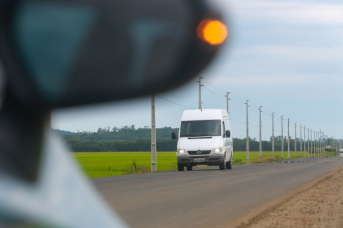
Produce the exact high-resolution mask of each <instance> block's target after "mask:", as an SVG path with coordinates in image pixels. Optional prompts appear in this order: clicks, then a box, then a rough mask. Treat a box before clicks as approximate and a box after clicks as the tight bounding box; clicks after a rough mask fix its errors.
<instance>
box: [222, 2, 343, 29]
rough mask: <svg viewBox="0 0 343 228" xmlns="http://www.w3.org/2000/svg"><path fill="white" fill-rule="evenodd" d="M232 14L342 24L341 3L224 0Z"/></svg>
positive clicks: (289, 20) (295, 21) (342, 8)
mask: <svg viewBox="0 0 343 228" xmlns="http://www.w3.org/2000/svg"><path fill="white" fill-rule="evenodd" d="M218 2H220V3H221V4H223V5H227V4H230V8H231V10H232V12H233V14H234V15H236V14H238V15H248V18H250V19H253V20H258V19H263V20H272V21H280V20H281V21H284V22H289V23H292V24H303V23H306V24H315V25H342V24H343V13H342V12H343V4H333V3H305V2H299V1H265V0H262V1H258V0H255V1H253V2H252V1H242V0H235V1H226V0H218Z"/></svg>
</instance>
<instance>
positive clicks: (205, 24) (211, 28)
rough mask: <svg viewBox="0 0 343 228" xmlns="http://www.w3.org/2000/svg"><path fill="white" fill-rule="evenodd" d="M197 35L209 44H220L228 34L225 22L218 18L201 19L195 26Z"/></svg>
mask: <svg viewBox="0 0 343 228" xmlns="http://www.w3.org/2000/svg"><path fill="white" fill-rule="evenodd" d="M197 33H198V36H199V37H200V38H201V39H202V40H204V41H206V42H207V43H209V44H211V45H218V44H222V43H223V42H224V41H225V40H226V38H227V35H228V31H227V27H226V25H225V24H223V23H222V22H220V21H218V20H203V21H201V22H200V24H199V26H198V28H197Z"/></svg>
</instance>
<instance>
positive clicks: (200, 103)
mask: <svg viewBox="0 0 343 228" xmlns="http://www.w3.org/2000/svg"><path fill="white" fill-rule="evenodd" d="M202 78H203V77H199V81H197V82H198V83H199V109H200V110H201V109H202V102H201V86H203V85H202V84H201V79H202Z"/></svg>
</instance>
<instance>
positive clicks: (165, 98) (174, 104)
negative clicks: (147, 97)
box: [156, 95, 194, 109]
mask: <svg viewBox="0 0 343 228" xmlns="http://www.w3.org/2000/svg"><path fill="white" fill-rule="evenodd" d="M156 97H158V98H161V99H162V100H165V101H167V102H169V103H171V104H174V105H177V106H180V107H183V108H187V109H194V108H190V107H187V106H184V105H181V104H178V103H175V102H173V101H170V100H168V99H166V98H164V97H161V96H159V95H156Z"/></svg>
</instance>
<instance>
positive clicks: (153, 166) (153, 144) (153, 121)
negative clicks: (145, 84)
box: [151, 95, 157, 172]
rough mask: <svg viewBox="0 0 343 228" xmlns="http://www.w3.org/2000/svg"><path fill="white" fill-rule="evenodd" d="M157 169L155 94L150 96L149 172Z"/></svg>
mask: <svg viewBox="0 0 343 228" xmlns="http://www.w3.org/2000/svg"><path fill="white" fill-rule="evenodd" d="M156 171H157V162H156V119H155V96H154V95H152V96H151V172H156Z"/></svg>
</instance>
